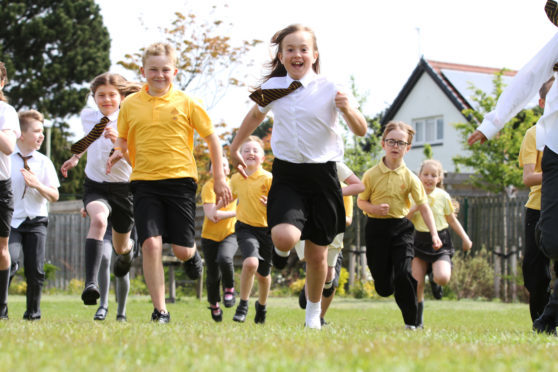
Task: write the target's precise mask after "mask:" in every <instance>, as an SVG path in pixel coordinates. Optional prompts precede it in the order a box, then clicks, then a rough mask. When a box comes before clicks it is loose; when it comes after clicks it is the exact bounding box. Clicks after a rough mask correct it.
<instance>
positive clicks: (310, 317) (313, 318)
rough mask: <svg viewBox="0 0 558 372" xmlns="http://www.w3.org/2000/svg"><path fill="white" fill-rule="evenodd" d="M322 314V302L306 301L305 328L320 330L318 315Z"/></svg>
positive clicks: (320, 324)
mask: <svg viewBox="0 0 558 372" xmlns="http://www.w3.org/2000/svg"><path fill="white" fill-rule="evenodd" d="M321 312H322V302H321V301H318V302H312V301H310V300H308V302H307V303H306V327H307V328H310V329H322V323H321V322H320V313H321Z"/></svg>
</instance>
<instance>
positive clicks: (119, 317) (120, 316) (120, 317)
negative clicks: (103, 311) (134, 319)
mask: <svg viewBox="0 0 558 372" xmlns="http://www.w3.org/2000/svg"><path fill="white" fill-rule="evenodd" d="M116 321H117V322H121V323H126V322H127V321H128V319H126V315H124V314H118V315H116Z"/></svg>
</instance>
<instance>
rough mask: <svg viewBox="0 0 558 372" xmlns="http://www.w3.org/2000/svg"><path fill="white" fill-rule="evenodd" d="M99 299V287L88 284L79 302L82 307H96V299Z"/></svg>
mask: <svg viewBox="0 0 558 372" xmlns="http://www.w3.org/2000/svg"><path fill="white" fill-rule="evenodd" d="M99 297H101V292H99V287H98V286H97V284H95V283H91V284H88V285H87V286H86V287H85V289H84V290H83V292H82V293H81V300H82V301H83V304H84V305H97V299H98V298H99Z"/></svg>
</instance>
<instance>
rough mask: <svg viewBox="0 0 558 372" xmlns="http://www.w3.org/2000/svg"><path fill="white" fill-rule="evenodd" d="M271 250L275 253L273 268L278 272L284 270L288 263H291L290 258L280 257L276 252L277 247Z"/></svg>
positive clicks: (272, 259)
mask: <svg viewBox="0 0 558 372" xmlns="http://www.w3.org/2000/svg"><path fill="white" fill-rule="evenodd" d="M271 250H272V252H273V253H272V255H271V262H272V263H273V267H274V268H276V269H277V270H283V269H284V268H285V266H287V262H288V261H289V256H287V257H282V256H279V255H278V254H277V252H275V247H273V248H272V249H271Z"/></svg>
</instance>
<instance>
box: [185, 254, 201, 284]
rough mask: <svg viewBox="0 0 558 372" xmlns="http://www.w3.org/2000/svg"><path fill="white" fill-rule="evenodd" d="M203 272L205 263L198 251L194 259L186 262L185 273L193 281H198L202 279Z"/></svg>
mask: <svg viewBox="0 0 558 372" xmlns="http://www.w3.org/2000/svg"><path fill="white" fill-rule="evenodd" d="M202 270H203V262H202V259H201V256H200V254H199V252H198V251H196V254H194V257H192V258H190V259H189V260H188V261H185V262H184V272H185V273H186V275H188V277H189V278H190V279H192V280H197V279H199V278H200V277H201V274H202Z"/></svg>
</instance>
